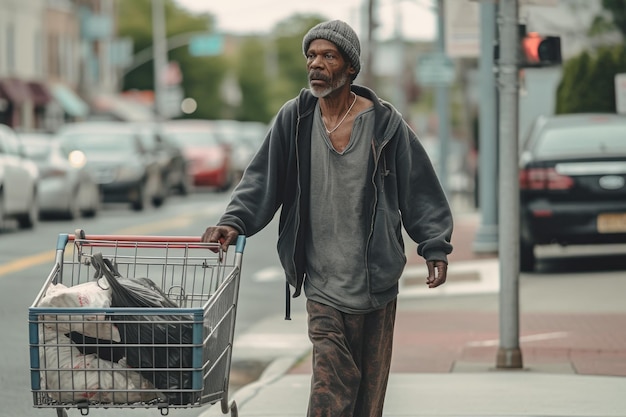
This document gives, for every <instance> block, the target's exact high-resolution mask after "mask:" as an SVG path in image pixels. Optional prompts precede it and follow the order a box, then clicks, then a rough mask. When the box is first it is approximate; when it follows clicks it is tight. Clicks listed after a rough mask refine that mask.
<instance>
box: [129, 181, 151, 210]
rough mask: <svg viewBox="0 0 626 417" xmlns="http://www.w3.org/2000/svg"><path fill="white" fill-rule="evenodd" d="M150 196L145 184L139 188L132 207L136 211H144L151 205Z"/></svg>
mask: <svg viewBox="0 0 626 417" xmlns="http://www.w3.org/2000/svg"><path fill="white" fill-rule="evenodd" d="M150 199H151V198H150V195H149V194H148V192H147V190H146V186H145V184H140V185H139V186H137V199H136V200H135V201H133V202H132V205H131V207H132V208H133V210H135V211H142V210H143V209H145V208H146V207H148V205H149V204H150Z"/></svg>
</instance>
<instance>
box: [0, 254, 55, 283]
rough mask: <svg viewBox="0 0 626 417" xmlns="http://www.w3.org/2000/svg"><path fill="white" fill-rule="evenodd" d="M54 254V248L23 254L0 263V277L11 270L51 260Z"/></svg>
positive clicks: (15, 270) (14, 270) (19, 269)
mask: <svg viewBox="0 0 626 417" xmlns="http://www.w3.org/2000/svg"><path fill="white" fill-rule="evenodd" d="M55 255H56V250H50V251H47V252H41V253H38V254H36V255H31V256H25V257H23V258H19V259H16V260H15V261H12V262H9V263H6V264H3V265H0V277H1V276H3V275H7V274H10V273H12V272H17V271H21V270H23V269H27V268H30V267H31V266H35V265H40V264H43V263H45V262H53V261H54V257H55Z"/></svg>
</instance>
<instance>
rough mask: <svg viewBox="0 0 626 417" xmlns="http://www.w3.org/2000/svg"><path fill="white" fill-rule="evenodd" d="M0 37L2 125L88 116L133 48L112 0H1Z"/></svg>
mask: <svg viewBox="0 0 626 417" xmlns="http://www.w3.org/2000/svg"><path fill="white" fill-rule="evenodd" d="M0 39H2V42H0V123H4V124H7V125H9V126H11V127H13V128H14V129H17V130H25V131H28V130H46V131H54V130H56V128H58V127H59V126H60V125H61V124H63V123H65V122H67V121H72V120H80V119H83V118H86V117H87V116H88V115H89V113H90V106H89V104H88V103H89V102H90V100H91V97H92V96H94V95H97V94H101V93H112V92H113V91H115V88H116V86H117V79H116V74H117V71H115V70H114V69H115V68H116V66H117V65H119V63H120V62H121V61H123V58H124V56H123V53H124V52H125V51H129V50H132V48H128V45H127V44H125V42H124V40H119V39H116V38H115V2H114V1H113V0H0ZM124 46H125V47H124Z"/></svg>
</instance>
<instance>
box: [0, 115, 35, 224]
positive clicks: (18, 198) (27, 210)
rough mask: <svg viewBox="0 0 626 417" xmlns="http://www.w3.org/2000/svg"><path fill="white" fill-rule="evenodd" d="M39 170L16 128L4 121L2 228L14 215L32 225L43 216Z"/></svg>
mask: <svg viewBox="0 0 626 417" xmlns="http://www.w3.org/2000/svg"><path fill="white" fill-rule="evenodd" d="M38 182H39V170H38V169H37V165H35V163H34V162H33V161H31V160H30V159H28V158H27V157H26V155H25V154H24V151H23V149H22V146H21V143H20V140H19V138H18V136H17V135H16V134H15V132H14V131H13V129H11V128H10V127H9V126H6V125H3V124H0V228H4V227H5V226H6V224H5V223H6V220H9V219H13V220H16V221H17V225H18V227H19V228H21V229H30V228H32V227H34V226H35V224H36V223H37V220H38V219H39V206H38V205H39V203H38V201H39V198H38V195H37V186H38Z"/></svg>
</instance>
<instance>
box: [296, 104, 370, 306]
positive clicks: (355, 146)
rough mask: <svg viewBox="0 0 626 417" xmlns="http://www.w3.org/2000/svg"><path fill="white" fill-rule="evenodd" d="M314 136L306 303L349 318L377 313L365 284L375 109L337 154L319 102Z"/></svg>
mask: <svg viewBox="0 0 626 417" xmlns="http://www.w3.org/2000/svg"><path fill="white" fill-rule="evenodd" d="M314 120H315V121H314V123H313V132H312V137H311V198H310V201H311V203H310V224H309V233H308V234H307V236H308V237H307V241H306V259H307V264H306V279H305V281H304V292H305V294H306V296H307V298H308V299H311V300H313V301H316V302H319V303H322V304H326V305H330V306H332V307H334V308H336V309H338V310H340V311H343V312H345V313H350V314H358V313H367V312H369V311H372V310H374V307H373V306H372V302H371V300H370V295H369V285H368V283H367V275H366V273H365V271H366V261H365V257H366V254H365V244H366V242H367V237H368V234H369V219H366V218H365V216H366V213H367V212H368V210H367V209H366V207H367V206H368V205H369V204H371V202H370V201H366V200H365V188H366V187H367V186H368V183H370V181H371V179H370V178H368V176H367V166H368V162H369V160H368V158H371V143H372V138H373V135H374V112H373V107H370V108H369V109H366V110H364V111H363V112H361V113H360V114H359V115H357V117H356V118H355V120H354V124H353V127H352V134H351V136H350V141H349V143H348V146H347V147H346V149H345V150H344V151H343V152H337V150H335V149H334V148H333V146H332V143H331V141H330V138H329V137H328V135H327V134H326V131H325V129H324V125H323V122H322V118H321V113H320V108H319V104H318V105H317V106H316V108H315V115H314Z"/></svg>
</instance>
